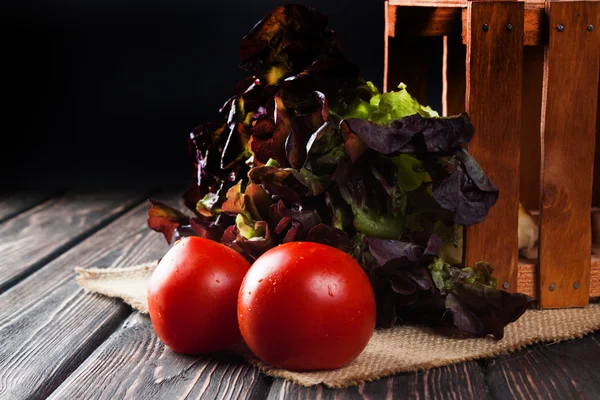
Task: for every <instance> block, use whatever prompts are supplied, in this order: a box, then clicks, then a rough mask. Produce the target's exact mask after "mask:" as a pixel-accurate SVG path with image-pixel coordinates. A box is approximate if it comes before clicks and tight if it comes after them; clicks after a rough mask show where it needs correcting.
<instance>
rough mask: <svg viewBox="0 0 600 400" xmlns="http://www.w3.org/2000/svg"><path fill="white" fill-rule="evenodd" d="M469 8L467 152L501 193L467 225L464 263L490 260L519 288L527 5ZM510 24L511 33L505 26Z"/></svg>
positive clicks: (505, 282) (503, 279)
mask: <svg viewBox="0 0 600 400" xmlns="http://www.w3.org/2000/svg"><path fill="white" fill-rule="evenodd" d="M468 12H469V15H470V17H469V19H468V23H469V29H470V32H471V35H470V40H469V43H468V44H467V94H466V95H467V99H466V103H467V107H468V108H467V111H468V113H469V115H470V117H471V120H472V122H473V125H474V126H475V136H474V138H473V141H472V142H471V143H470V144H469V151H470V152H471V154H472V155H473V157H475V159H477V161H478V162H479V163H480V164H481V166H482V168H483V170H484V171H486V173H487V175H488V176H489V177H490V179H491V180H492V182H494V184H496V186H497V187H498V189H499V190H500V193H501V195H500V197H499V199H498V202H497V203H496V205H495V206H494V207H492V209H491V210H490V213H489V215H488V217H487V218H486V219H485V221H483V222H482V223H480V224H477V225H474V226H470V227H467V229H466V236H465V239H466V249H465V250H466V251H465V261H466V264H467V265H473V264H474V263H476V262H478V261H482V260H485V261H487V262H489V263H490V264H491V265H492V266H493V267H494V275H495V276H496V277H497V278H498V281H499V286H500V287H505V288H506V286H508V290H510V291H515V290H516V287H517V265H518V250H517V247H518V242H517V225H518V222H517V221H518V220H517V216H518V214H517V213H518V204H519V161H520V160H519V154H520V151H519V142H520V130H521V80H522V76H523V73H522V68H523V14H524V9H523V3H517V2H496V3H489V2H486V3H469V7H468ZM509 23H510V24H511V25H512V30H510V31H509V30H507V29H506V26H507V25H508V24H509ZM484 25H487V26H488V27H489V30H487V31H485V30H484V29H483V26H484Z"/></svg>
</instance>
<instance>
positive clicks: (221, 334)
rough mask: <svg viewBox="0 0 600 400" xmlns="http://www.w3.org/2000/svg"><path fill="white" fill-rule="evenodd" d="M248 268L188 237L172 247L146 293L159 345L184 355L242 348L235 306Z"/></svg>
mask: <svg viewBox="0 0 600 400" xmlns="http://www.w3.org/2000/svg"><path fill="white" fill-rule="evenodd" d="M249 268H250V264H249V263H248V261H246V259H245V258H244V257H242V256H241V255H240V254H239V253H237V252H236V251H234V250H232V249H230V248H228V247H226V246H224V245H222V244H220V243H217V242H213V241H211V240H207V239H202V238H199V237H188V238H185V239H182V240H181V241H180V242H179V243H177V244H176V245H175V246H174V247H172V248H171V249H170V250H169V251H168V252H167V254H166V255H165V256H164V258H163V259H162V260H161V261H160V263H159V264H158V266H157V267H156V270H155V271H154V273H153V274H152V279H151V281H150V287H149V288H148V311H149V313H150V318H151V319H152V325H153V326H154V330H155V332H156V334H157V335H158V337H159V338H160V340H162V341H163V342H164V343H165V344H166V345H167V346H169V347H170V348H171V349H173V350H175V351H177V352H179V353H185V354H202V353H209V352H213V351H217V350H223V349H226V348H228V347H230V346H232V345H233V344H236V343H237V342H241V336H240V331H239V328H238V324H237V317H236V304H237V295H238V292H239V290H240V285H241V283H242V279H243V278H244V275H245V274H246V272H247V271H248V269H249Z"/></svg>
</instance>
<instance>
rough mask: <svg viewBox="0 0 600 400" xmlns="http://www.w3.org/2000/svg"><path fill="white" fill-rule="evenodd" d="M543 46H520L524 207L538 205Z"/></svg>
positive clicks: (521, 177) (534, 208) (532, 208)
mask: <svg viewBox="0 0 600 400" xmlns="http://www.w3.org/2000/svg"><path fill="white" fill-rule="evenodd" d="M543 69H544V47H543V46H534V47H525V48H524V49H523V94H522V96H521V99H522V101H521V104H522V113H521V165H520V169H521V174H520V196H519V197H520V201H521V203H523V205H524V206H525V208H526V209H528V210H539V209H540V165H541V143H540V121H541V112H542V81H543Z"/></svg>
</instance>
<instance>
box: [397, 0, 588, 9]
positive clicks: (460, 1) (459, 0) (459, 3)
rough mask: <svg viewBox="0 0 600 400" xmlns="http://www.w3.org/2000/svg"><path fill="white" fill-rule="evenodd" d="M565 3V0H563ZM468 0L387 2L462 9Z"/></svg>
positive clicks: (530, 1) (532, 0)
mask: <svg viewBox="0 0 600 400" xmlns="http://www.w3.org/2000/svg"><path fill="white" fill-rule="evenodd" d="M565 1H566V0H565ZM590 1H597V0H590ZM519 2H522V3H523V2H524V3H526V4H532V5H533V4H542V7H543V4H544V0H527V1H524V0H519ZM468 3H469V1H468V0H389V4H390V5H391V6H420V7H463V8H466V7H467V5H468Z"/></svg>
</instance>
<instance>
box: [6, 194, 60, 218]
mask: <svg viewBox="0 0 600 400" xmlns="http://www.w3.org/2000/svg"><path fill="white" fill-rule="evenodd" d="M66 193H67V191H66V190H60V191H56V192H51V193H48V195H47V196H45V197H42V198H40V200H39V201H37V202H35V203H34V204H31V205H29V206H27V207H25V208H23V209H22V210H18V211H16V212H14V213H12V214H7V215H5V216H4V217H2V218H0V224H2V223H4V222H6V221H8V220H10V219H12V218H15V217H18V216H19V215H21V214H24V213H26V212H27V211H29V210H31V209H32V208H35V207H37V206H39V205H41V204H44V203H46V202H48V201H49V200H52V199H54V198H56V197H61V196H64V195H65V194H66Z"/></svg>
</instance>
